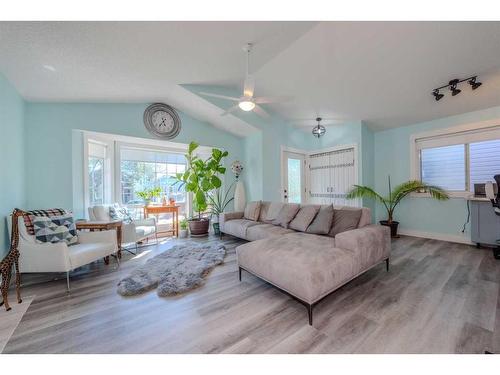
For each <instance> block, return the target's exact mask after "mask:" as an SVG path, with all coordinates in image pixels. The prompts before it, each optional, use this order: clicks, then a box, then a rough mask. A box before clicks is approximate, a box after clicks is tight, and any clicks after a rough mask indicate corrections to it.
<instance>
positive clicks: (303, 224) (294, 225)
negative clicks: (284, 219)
mask: <svg viewBox="0 0 500 375" xmlns="http://www.w3.org/2000/svg"><path fill="white" fill-rule="evenodd" d="M318 211H319V205H307V206H302V207H300V210H299V212H298V213H297V215H296V216H295V218H294V219H293V220H292V221H291V222H290V224H289V225H288V227H289V228H290V229H293V230H298V231H300V232H305V231H306V229H307V227H309V224H311V223H312V221H313V220H314V218H315V216H316V214H317V213H318Z"/></svg>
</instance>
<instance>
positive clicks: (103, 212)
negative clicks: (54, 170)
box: [88, 205, 158, 249]
mask: <svg viewBox="0 0 500 375" xmlns="http://www.w3.org/2000/svg"><path fill="white" fill-rule="evenodd" d="M109 207H110V205H103V206H93V207H89V210H88V211H89V219H90V221H109V220H112V218H111V217H110V216H109ZM157 233H158V229H157V226H156V219H155V218H154V217H151V218H147V219H140V220H134V221H132V222H131V223H123V224H122V244H123V245H126V244H134V245H135V246H136V249H137V243H138V242H141V241H144V240H145V239H147V238H149V237H152V236H154V237H155V239H156V240H157V239H158V237H157Z"/></svg>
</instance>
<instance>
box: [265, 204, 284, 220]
mask: <svg viewBox="0 0 500 375" xmlns="http://www.w3.org/2000/svg"><path fill="white" fill-rule="evenodd" d="M266 203H267V204H266V208H265V209H264V212H263V213H262V206H261V215H260V217H259V221H262V222H264V223H268V224H271V223H272V221H273V220H275V219H276V218H277V217H278V215H279V214H280V212H281V209H282V208H283V206H284V205H285V204H284V203H282V202H266Z"/></svg>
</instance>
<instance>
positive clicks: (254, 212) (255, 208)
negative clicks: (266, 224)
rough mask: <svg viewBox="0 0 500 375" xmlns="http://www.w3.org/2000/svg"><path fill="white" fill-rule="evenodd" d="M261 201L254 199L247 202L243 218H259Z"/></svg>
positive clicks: (253, 219) (254, 219)
mask: <svg viewBox="0 0 500 375" xmlns="http://www.w3.org/2000/svg"><path fill="white" fill-rule="evenodd" d="M260 204H261V201H254V202H249V203H247V205H246V207H245V212H244V213H243V218H244V219H247V220H252V221H257V219H258V218H259V212H260Z"/></svg>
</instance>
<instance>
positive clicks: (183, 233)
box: [179, 229, 188, 238]
mask: <svg viewBox="0 0 500 375" xmlns="http://www.w3.org/2000/svg"><path fill="white" fill-rule="evenodd" d="M187 236H188V230H187V229H180V230H179V238H186V237H187Z"/></svg>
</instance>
